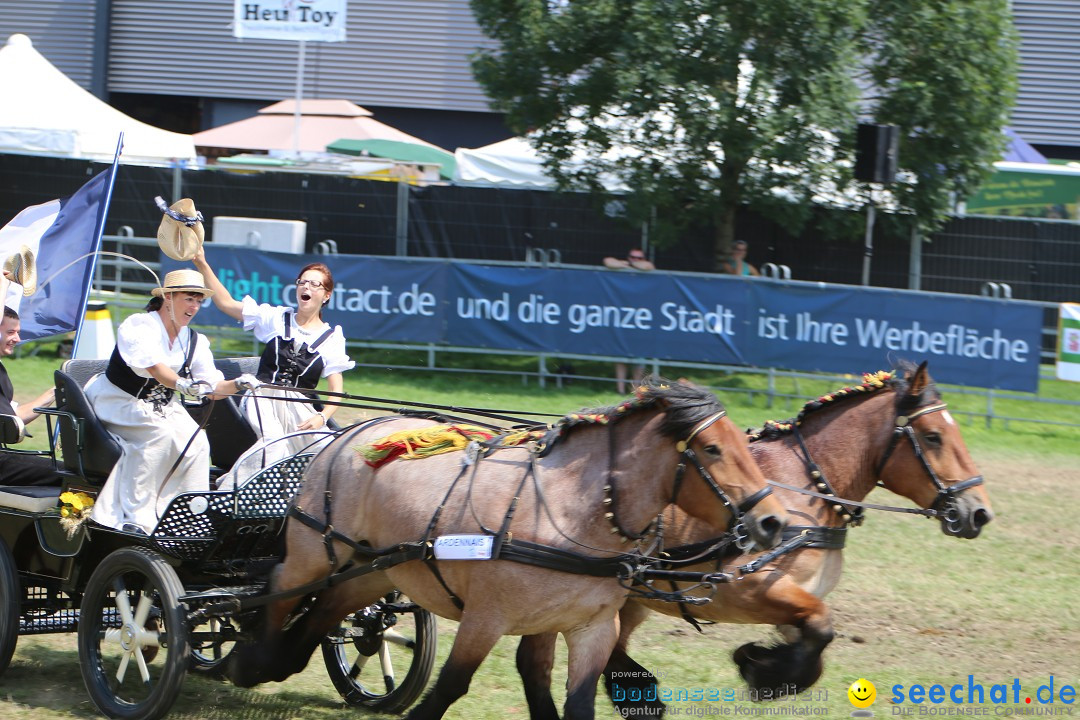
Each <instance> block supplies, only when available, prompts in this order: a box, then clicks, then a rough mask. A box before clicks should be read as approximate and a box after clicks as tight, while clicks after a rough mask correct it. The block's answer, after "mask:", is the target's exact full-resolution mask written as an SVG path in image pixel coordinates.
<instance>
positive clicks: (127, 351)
mask: <svg viewBox="0 0 1080 720" xmlns="http://www.w3.org/2000/svg"><path fill="white" fill-rule="evenodd" d="M151 294H152V295H153V299H152V300H151V301H150V304H148V305H147V306H146V310H147V312H143V313H136V314H134V315H132V316H130V317H129V318H127V319H126V320H124V322H122V323H120V327H119V328H117V332H116V347H115V348H114V349H113V353H112V357H111V358H110V359H109V364H108V367H107V369H106V370H105V372H104V373H102V374H99V375H95V376H94V377H92V378H91V379H90V381H89V382H88V383H87V385H86V396H87V398H88V399H89V401H90V403H91V404H92V405H93V407H94V411H95V413H96V414H97V416H98V418H99V419H100V420H101V421H102V423H103V424H104V425H105V427H106V428H107V429H108V430H109V432H111V433H112V434H113V435H114V436H116V438H117V440H118V441H119V444H120V448H121V451H122V453H121V456H120V460H119V461H118V462H117V463H116V466H115V467H113V469H112V472H111V473H110V474H109V478H108V480H106V482H105V485H104V486H103V487H102V488H101V492H100V493H99V495H98V498H97V502H96V503H95V505H94V510H93V515H92V517H93V519H94V521H95V522H98V523H100V524H102V525H108V526H110V527H113V528H116V529H119V530H123V531H125V532H131V533H135V534H146V535H149V534H151V533H152V532H153V530H154V527H155V526H156V525H157V522H158V520H159V519H160V517H161V515H162V513H163V512H164V511H165V509H166V508H167V507H168V504H169V502H170V501H171V500H172V499H173V498H174V497H176V496H177V495H179V494H180V493H184V492H196V491H205V490H209V489H210V446H209V443H208V442H207V440H206V435H205V433H204V432H203V431H202V430H201V429H200V428H199V426H198V424H197V423H196V422H195V421H194V420H193V419H192V418H191V416H190V415H189V414H188V412H187V410H186V409H185V408H184V406H183V404H182V403H181V401H180V398H179V397H178V395H179V394H184V395H189V396H191V397H205V396H207V395H214V396H222V397H223V396H225V395H228V394H232V393H233V392H235V391H237V390H238V389H239V388H240V385H239V384H238V383H235V382H234V381H232V380H224V379H223V378H224V376H223V375H222V374H221V372H220V371H219V370H218V369H217V368H216V367H215V366H214V357H213V355H212V354H211V352H210V343H209V341H208V340H207V339H206V337H205V336H204V335H201V334H199V333H196V332H195V331H194V330H192V329H191V328H189V327H188V324H189V323H190V322H191V320H192V318H194V317H195V315H196V313H198V312H199V308H200V307H201V305H202V302H203V300H204V299H205V298H207V297H209V296H211V295H213V291H212V290H210V289H209V288H208V287H206V284H205V283H204V282H203V277H202V275H200V274H199V273H198V272H196V271H194V270H174V271H173V272H170V273H169V274H167V275H166V276H165V281H164V282H163V283H162V286H161V287H158V288H154V289H153V290H152V291H151Z"/></svg>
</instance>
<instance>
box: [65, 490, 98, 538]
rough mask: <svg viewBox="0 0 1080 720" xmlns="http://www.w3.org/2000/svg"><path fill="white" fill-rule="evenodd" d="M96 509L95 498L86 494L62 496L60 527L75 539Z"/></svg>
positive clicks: (72, 493)
mask: <svg viewBox="0 0 1080 720" xmlns="http://www.w3.org/2000/svg"><path fill="white" fill-rule="evenodd" d="M93 509H94V498H92V497H91V496H89V495H87V494H86V493H84V492H70V491H68V492H65V493H61V494H60V508H59V514H60V526H61V527H62V528H64V530H65V531H66V532H67V535H68V537H69V538H70V537H73V536H74V535H75V533H76V532H77V531H78V530H79V528H80V527H81V526H82V524H83V522H85V521H86V518H88V517H90V512H91V511H92V510H93Z"/></svg>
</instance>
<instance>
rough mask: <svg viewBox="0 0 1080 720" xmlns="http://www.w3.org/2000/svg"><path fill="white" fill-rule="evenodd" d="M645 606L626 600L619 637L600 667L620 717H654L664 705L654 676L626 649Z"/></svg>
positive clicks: (643, 618)
mask: <svg viewBox="0 0 1080 720" xmlns="http://www.w3.org/2000/svg"><path fill="white" fill-rule="evenodd" d="M649 612H650V611H649V609H648V608H647V607H645V606H644V605H641V604H639V603H636V602H632V601H631V602H628V603H626V604H625V605H623V607H622V609H621V610H619V639H618V640H617V641H616V643H615V649H614V650H612V651H611V657H610V658H608V662H607V665H606V666H605V667H604V690H605V691H607V694H608V697H609V698H611V703H612V704H613V705H614V706H615V709H616V711H617V712H618V713H619V715H621V716H622V717H628V718H658V717H663V715H664V712H665V710H666V709H667V708H666V706H665V705H664V703H663V702H662V701H661V700H660V699H659V698H658V697H657V692H656V687H657V681H656V676H655V675H653V674H652V673H651V672H649V671H648V670H647V669H645V668H644V667H642V666H641V665H639V664H638V663H637V662H636V661H635V660H634V659H633V658H632V657H630V655H629V654H628V653H627V651H626V648H627V646H628V645H629V643H630V635H632V634H633V632H634V630H636V629H637V628H638V626H640V625H641V623H643V622H645V619H646V618H648V616H649Z"/></svg>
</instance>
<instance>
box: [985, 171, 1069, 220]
mask: <svg viewBox="0 0 1080 720" xmlns="http://www.w3.org/2000/svg"><path fill="white" fill-rule="evenodd" d="M967 211H968V212H969V213H974V214H981V215H1011V216H1016V217H1039V218H1062V219H1071V220H1077V219H1080V169H1078V170H1073V169H1071V168H1064V167H1062V166H1059V165H1047V166H1046V168H1045V170H1035V171H1025V170H1012V169H1004V168H999V169H998V171H997V172H995V173H994V175H993V176H992V177H991V178H990V179H989V180H988V181H987V182H986V184H984V185H983V187H982V188H980V189H979V191H978V192H977V193H975V194H974V195H972V196H971V197H969V198H968V200H967Z"/></svg>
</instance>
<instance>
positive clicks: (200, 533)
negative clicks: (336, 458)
mask: <svg viewBox="0 0 1080 720" xmlns="http://www.w3.org/2000/svg"><path fill="white" fill-rule="evenodd" d="M106 362H107V361H104V360H75V361H69V362H68V363H66V364H65V366H64V368H63V370H62V371H61V372H58V373H57V398H58V400H57V408H55V409H45V412H44V413H43V414H45V415H46V416H47V417H48V418H49V436H50V439H52V438H53V436H54V435H59V436H60V443H59V447H58V446H57V445H53V447H52V449H51V455H52V457H53V460H54V462H55V463H56V466H57V468H58V471H59V473H60V474H61V475H62V476H63V484H62V486H57V487H54V488H3V487H0V540H2V541H3V543H4V545H5V546H6V548H7V549H8V550H9V551H10V553H9V554H10V562H11V564H12V565H13V567H14V570H15V572H16V574H17V576H18V579H19V585H20V588H19V589H20V591H21V592H20V593H19V594H20V595H21V597H20V599H19V604H18V606H19V611H18V614H19V625H18V634H20V635H28V634H41V633H55V632H71V631H73V630H75V628H76V626H77V621H78V608H79V606H80V604H81V601H82V596H83V593H84V591H85V589H86V584H87V582H88V580H89V579H90V577H91V576H92V575H93V573H94V571H95V570H96V569H97V567H98V566H99V565H100V563H101V562H102V561H103V560H104V559H105V558H107V557H108V556H110V555H111V554H113V553H115V552H116V551H118V550H121V549H124V548H128V547H145V548H148V549H151V550H154V551H156V552H158V553H160V554H161V555H162V556H163V557H164V558H165V559H166V561H167V562H168V563H169V564H171V565H173V567H174V568H175V569H176V572H177V574H178V576H179V577H180V578H181V581H182V582H183V584H184V587H185V589H186V591H187V593H188V594H196V595H197V594H200V593H208V592H213V593H214V594H227V593H230V592H238V593H241V594H252V593H258V592H260V591H261V590H262V589H263V587H264V585H265V580H266V576H267V573H268V572H269V569H270V568H271V567H273V565H275V564H276V563H277V562H278V561H279V560H280V558H281V555H282V551H283V547H282V539H281V529H282V526H283V524H284V520H285V514H286V511H287V508H288V503H289V501H290V499H291V498H292V497H293V495H295V493H296V492H297V490H298V489H299V487H300V480H301V477H302V475H303V469H304V466H305V465H306V464H307V462H308V461H309V459H310V455H309V454H305V455H298V456H296V457H292V458H288V459H286V460H284V461H282V462H281V463H279V464H277V465H276V466H274V467H272V468H268V469H267V470H266V472H264V473H263V474H261V475H260V476H259V477H256V478H253V479H252V480H251V481H250V482H249V483H247V484H246V485H245V486H243V487H242V488H240V489H239V490H238V491H237V492H232V491H214V492H203V493H187V494H184V495H181V496H179V497H177V498H175V499H174V500H173V502H171V503H170V505H169V507H168V508H167V510H166V511H165V513H164V514H163V516H162V519H161V522H160V523H159V525H158V527H157V528H156V529H155V531H154V534H153V535H152V536H151V537H140V536H138V535H134V534H131V533H123V532H118V531H114V530H111V529H109V528H105V527H101V526H96V525H93V524H92V523H86V524H85V525H84V526H83V527H80V528H79V530H78V531H77V532H76V533H75V534H74V535H73V536H71V537H69V536H68V533H67V531H66V530H65V529H64V528H63V527H62V526H61V522H60V516H59V514H58V512H57V510H58V507H59V495H60V493H61V491H65V490H66V491H73V492H79V491H83V492H88V493H90V494H91V495H95V494H96V492H97V491H98V490H99V489H100V487H101V485H102V484H103V483H104V481H105V479H106V477H107V468H108V467H110V466H111V463H112V462H114V461H115V458H114V457H113V458H109V457H108V453H109V449H108V448H103V447H101V446H102V445H103V444H104V443H103V442H101V441H96V439H95V437H94V432H93V430H92V429H91V428H88V424H90V423H94V422H97V421H96V418H88V417H87V415H88V410H87V408H86V407H85V406H80V403H79V398H72V397H71V394H72V393H74V392H77V391H78V392H79V394H80V395H81V390H79V389H81V387H82V386H83V385H84V384H85V383H86V381H87V380H88V379H89V378H90V377H92V376H93V375H94V374H97V373H99V372H102V371H103V370H104V367H105V364H106ZM257 365H258V358H254V357H250V358H234V359H226V360H222V361H218V367H219V368H220V369H221V370H222V371H223V372H224V373H225V375H226V377H227V378H232V377H237V376H239V375H240V374H242V373H248V372H252V373H253V372H254V370H255V368H256V367H257ZM65 384H66V387H65ZM72 386H75V387H74V388H73V387H72ZM82 400H83V401H85V398H82ZM219 403H221V404H222V405H223V407H221V408H220V409H219V410H215V412H214V414H213V415H212V416H211V418H210V422H208V423H207V430H208V437H209V438H210V439H211V459H212V462H213V463H214V468H213V470H212V474H213V475H214V476H219V475H221V474H222V473H223V472H225V471H226V470H227V469H228V466H229V465H231V464H232V462H234V461H235V460H236V459H237V458H238V457H239V456H240V455H241V454H242V453H243V452H244V451H245V450H247V448H248V447H249V446H250V445H251V444H252V443H253V442H254V440H255V438H256V437H257V436H256V434H255V433H254V430H253V429H251V428H250V426H238V425H237V422H238V421H237V419H238V418H240V419H242V416H241V415H240V413H239V410H238V409H237V408H236V406H235V404H233V403H232V401H231V400H226V401H219ZM224 403H229V405H228V406H225V405H224ZM189 410H191V412H192V414H193V415H195V416H196V417H198V416H199V413H200V412H204V410H203V409H202V408H199V407H194V408H189ZM226 411H227V412H226ZM90 412H92V411H90ZM222 418H224V419H222ZM53 423H55V428H56V431H57V432H56V433H54V432H53V429H54V426H53ZM245 423H246V421H245ZM215 426H216V427H215ZM0 451H6V452H12V450H10V449H5V450H0ZM103 454H104V457H102V455H103ZM222 459H225V460H227V464H226V463H222V462H221V460H222ZM222 465H225V466H224V467H222ZM197 511H198V512H197ZM2 555H3V553H2V552H0V561H3V560H4V558H3V557H2ZM0 570H2V568H0ZM4 594H5V593H4V591H2V590H0V598H3V596H4ZM0 671H2V668H0Z"/></svg>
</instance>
